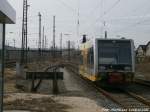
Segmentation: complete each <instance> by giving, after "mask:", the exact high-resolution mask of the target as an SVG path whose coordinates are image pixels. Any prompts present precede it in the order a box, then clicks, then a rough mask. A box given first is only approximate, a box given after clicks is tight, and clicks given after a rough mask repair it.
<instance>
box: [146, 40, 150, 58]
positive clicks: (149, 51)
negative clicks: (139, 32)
mask: <svg viewBox="0 0 150 112" xmlns="http://www.w3.org/2000/svg"><path fill="white" fill-rule="evenodd" d="M146 56H147V57H150V41H149V42H148V43H147V45H146Z"/></svg>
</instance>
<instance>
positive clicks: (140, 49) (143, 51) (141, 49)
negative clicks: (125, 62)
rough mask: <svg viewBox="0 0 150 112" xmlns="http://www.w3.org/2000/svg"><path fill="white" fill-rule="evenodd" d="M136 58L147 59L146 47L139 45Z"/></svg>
mask: <svg viewBox="0 0 150 112" xmlns="http://www.w3.org/2000/svg"><path fill="white" fill-rule="evenodd" d="M136 56H138V57H145V56H146V45H139V47H138V48H137V51H136Z"/></svg>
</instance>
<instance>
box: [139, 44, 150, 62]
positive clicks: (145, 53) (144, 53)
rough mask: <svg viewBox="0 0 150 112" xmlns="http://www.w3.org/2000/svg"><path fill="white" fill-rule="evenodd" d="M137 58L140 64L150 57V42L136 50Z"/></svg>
mask: <svg viewBox="0 0 150 112" xmlns="http://www.w3.org/2000/svg"><path fill="white" fill-rule="evenodd" d="M136 57H137V60H138V62H141V61H143V60H144V59H145V58H148V57H150V41H149V42H148V43H147V44H146V45H139V47H138V48H137V50H136Z"/></svg>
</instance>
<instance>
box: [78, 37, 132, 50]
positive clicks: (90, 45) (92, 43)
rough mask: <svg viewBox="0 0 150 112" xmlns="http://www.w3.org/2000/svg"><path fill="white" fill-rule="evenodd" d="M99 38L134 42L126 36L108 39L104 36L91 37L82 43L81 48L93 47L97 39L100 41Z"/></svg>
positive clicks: (109, 39)
mask: <svg viewBox="0 0 150 112" xmlns="http://www.w3.org/2000/svg"><path fill="white" fill-rule="evenodd" d="M99 40H102V41H113V40H114V41H131V42H133V40H132V39H125V38H121V39H118V38H108V39H104V38H94V39H91V40H88V41H87V42H85V43H82V44H81V45H80V50H83V49H88V48H91V47H93V45H94V44H95V42H96V41H99Z"/></svg>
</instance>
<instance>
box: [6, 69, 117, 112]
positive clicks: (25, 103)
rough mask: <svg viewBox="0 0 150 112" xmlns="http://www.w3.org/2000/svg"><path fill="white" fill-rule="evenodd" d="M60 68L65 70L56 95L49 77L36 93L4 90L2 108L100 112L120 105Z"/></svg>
mask: <svg viewBox="0 0 150 112" xmlns="http://www.w3.org/2000/svg"><path fill="white" fill-rule="evenodd" d="M60 71H62V72H64V80H63V81H59V82H58V85H59V95H52V81H48V80H47V81H43V83H42V84H41V86H40V88H39V90H38V94H30V93H15V92H16V91H14V93H11V94H10V93H9V94H7V90H6V95H5V98H4V103H5V107H4V108H5V110H30V111H31V112H103V111H104V110H108V109H112V108H113V109H114V108H119V107H118V106H117V105H116V104H114V103H113V102H112V101H110V100H108V99H107V98H106V97H105V96H103V95H102V94H101V93H100V92H98V91H96V90H95V89H94V88H93V87H91V86H90V85H87V83H86V82H84V81H83V80H82V79H80V78H79V77H78V76H76V75H75V74H74V73H72V72H68V71H67V70H66V69H60ZM13 80H14V79H13ZM7 83H9V82H7ZM7 85H9V84H7ZM6 88H7V87H6ZM9 91H10V90H9ZM12 92H13V90H12ZM17 92H18V91H17ZM39 93H40V94H39ZM104 112H106V111H104Z"/></svg>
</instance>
